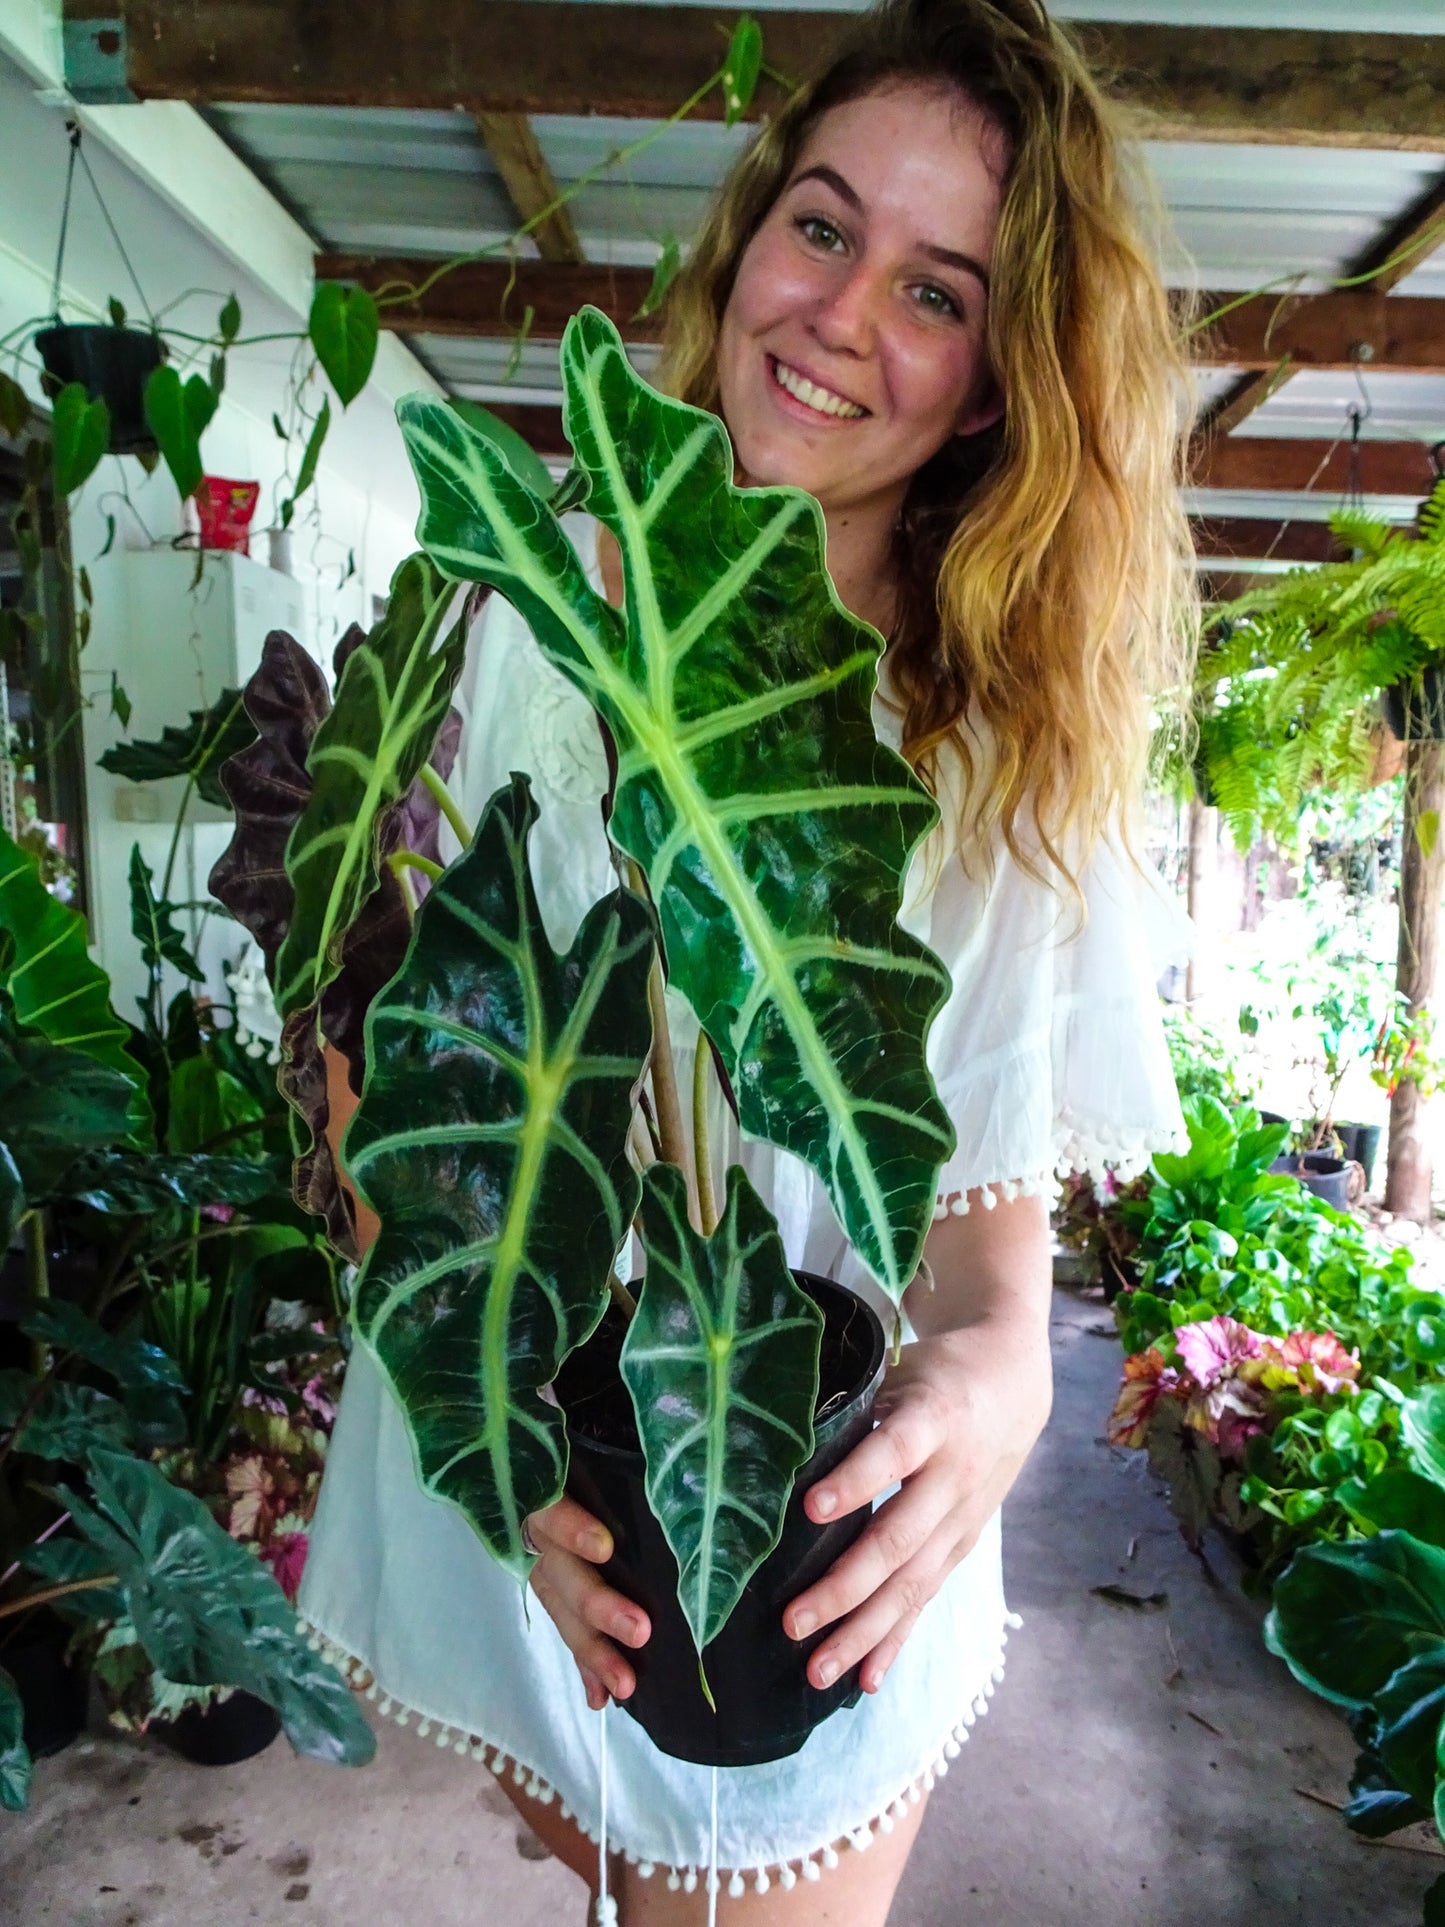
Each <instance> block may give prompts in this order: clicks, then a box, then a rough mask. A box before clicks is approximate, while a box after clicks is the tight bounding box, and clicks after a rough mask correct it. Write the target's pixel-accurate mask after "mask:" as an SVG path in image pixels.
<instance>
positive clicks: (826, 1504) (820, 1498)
mask: <svg viewBox="0 0 1445 1927" xmlns="http://www.w3.org/2000/svg"><path fill="white" fill-rule="evenodd" d="M837 1503H838V1495H837V1493H836V1492H830V1491H829V1490H828V1488H827V1486H820V1487H819V1488H818V1490H817V1491H816V1492H814V1494H813V1510H814V1512H815V1513H816V1514H817V1516H818V1517H819V1518H820V1519H826V1518H827V1517H828V1515H829V1513H830V1512H832V1511H833V1509H834V1507H835V1506H836V1505H837Z"/></svg>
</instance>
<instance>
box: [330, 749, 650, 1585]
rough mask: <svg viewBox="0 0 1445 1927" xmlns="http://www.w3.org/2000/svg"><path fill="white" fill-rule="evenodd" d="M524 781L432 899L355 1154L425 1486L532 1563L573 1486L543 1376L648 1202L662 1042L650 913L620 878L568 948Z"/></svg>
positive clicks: (377, 1295)
mask: <svg viewBox="0 0 1445 1927" xmlns="http://www.w3.org/2000/svg"><path fill="white" fill-rule="evenodd" d="M535 820H536V809H535V807H534V805H533V803H532V799H531V794H530V791H529V788H528V785H527V781H526V778H525V777H516V776H514V777H513V779H512V782H511V784H510V786H509V787H508V788H506V789H503V790H500V791H499V792H498V793H497V795H496V796H495V797H493V799H492V801H491V803H490V804H489V805H488V808H487V812H486V815H485V816H484V818H483V820H482V823H481V825H480V827H479V828H478V830H477V834H476V837H475V840H474V841H473V843H472V846H471V848H470V849H469V850H468V851H466V853H465V854H464V855H463V856H461V857H460V858H459V859H458V860H457V862H456V863H454V864H453V865H452V867H451V868H450V869H449V870H448V871H447V873H446V875H445V876H444V877H443V878H442V879H441V881H440V882H439V883H437V884H436V885H435V886H434V887H433V889H432V890H431V891H429V892H428V894H427V898H426V901H425V902H424V903H423V905H422V907H421V910H420V912H419V913H418V916H417V921H416V932H415V936H414V938H413V941H412V947H411V950H410V952H409V953H408V956H407V960H406V963H405V965H404V967H403V969H402V970H401V971H400V973H399V974H398V975H397V976H396V977H395V978H394V979H393V981H392V982H391V983H390V984H389V985H388V986H387V988H386V989H385V990H384V991H383V992H382V993H381V995H380V996H379V997H378V998H377V1000H376V1001H375V1002H374V1003H373V1005H372V1007H371V1013H370V1016H369V1018H368V1020H367V1033H366V1057H367V1074H366V1086H365V1090H364V1092H363V1095H362V1100H361V1105H360V1108H359V1109H358V1110H357V1112H356V1114H355V1116H354V1117H353V1119H352V1121H351V1124H350V1126H349V1127H348V1130H347V1135H346V1144H345V1159H346V1165H347V1169H348V1170H349V1171H350V1173H351V1176H352V1178H353V1180H354V1182H355V1184H356V1186H357V1189H358V1190H359V1191H360V1192H361V1194H362V1196H363V1197H364V1198H365V1199H366V1200H367V1202H368V1203H369V1204H371V1205H372V1206H373V1207H374V1209H375V1210H376V1211H377V1212H378V1213H379V1215H380V1218H381V1231H380V1234H379V1235H378V1237H377V1239H376V1242H375V1243H374V1244H373V1245H372V1247H371V1250H370V1251H369V1252H368V1254H367V1257H366V1262H365V1265H364V1267H363V1269H362V1272H361V1276H360V1278H359V1279H358V1281H357V1285H356V1292H355V1296H354V1299H353V1318H354V1320H355V1325H356V1330H357V1333H358V1335H359V1336H360V1338H361V1339H362V1340H363V1342H364V1343H365V1344H366V1346H367V1347H368V1349H369V1350H370V1351H371V1352H372V1353H373V1355H374V1356H375V1357H376V1359H377V1361H378V1362H379V1364H380V1365H381V1367H382V1370H383V1371H384V1372H385V1373H386V1375H387V1377H388V1378H389V1379H390V1381H391V1384H392V1387H393V1389H394V1391H395V1393H396V1396H397V1399H398V1401H399V1403H400V1405H401V1407H402V1410H403V1411H404V1412H405V1414H406V1418H407V1423H408V1425H409V1427H410V1429H411V1435H412V1439H413V1441H414V1443H415V1446H416V1452H417V1459H418V1463H419V1465H420V1468H421V1476H422V1483H423V1484H424V1485H425V1486H426V1488H427V1490H428V1491H430V1492H433V1493H435V1494H437V1496H438V1497H441V1498H444V1499H448V1500H450V1501H451V1502H452V1503H453V1504H454V1505H456V1506H457V1507H458V1508H459V1509H460V1510H461V1512H462V1513H463V1514H464V1515H465V1517H466V1518H467V1519H468V1520H470V1522H471V1524H472V1525H473V1526H474V1527H475V1528H476V1530H477V1532H479V1533H480V1535H481V1537H482V1538H483V1540H484V1541H485V1542H486V1544H487V1546H488V1547H489V1549H490V1550H491V1551H492V1553H493V1554H494V1555H495V1556H496V1557H497V1558H498V1559H499V1560H500V1561H501V1562H502V1564H503V1565H505V1566H506V1567H507V1568H508V1569H509V1570H511V1571H512V1572H515V1573H517V1574H518V1575H519V1576H525V1574H526V1573H527V1572H528V1571H529V1570H530V1568H531V1564H532V1557H531V1555H530V1554H529V1553H528V1552H527V1550H526V1548H525V1546H524V1545H523V1543H522V1521H523V1519H524V1518H525V1517H526V1515H527V1514H528V1513H529V1512H533V1511H536V1510H537V1509H538V1508H539V1507H542V1506H546V1505H550V1504H551V1503H552V1501H553V1500H554V1499H556V1498H558V1497H559V1496H560V1494H561V1491H562V1482H563V1479H564V1477H565V1474H566V1469H567V1448H566V1442H565V1438H564V1435H563V1431H562V1415H561V1413H560V1412H559V1411H558V1409H557V1407H556V1406H555V1405H549V1404H545V1403H544V1402H543V1401H542V1399H541V1398H540V1396H539V1393H540V1391H541V1388H542V1387H543V1386H544V1385H547V1384H549V1383H550V1382H551V1380H552V1379H553V1378H554V1377H555V1376H556V1373H557V1368H558V1366H559V1365H560V1364H561V1362H562V1360H563V1358H565V1357H566V1355H567V1353H568V1352H569V1351H571V1350H572V1349H573V1348H574V1347H575V1346H577V1345H579V1344H581V1343H582V1341H583V1340H584V1339H585V1338H586V1337H587V1336H588V1334H589V1333H590V1332H591V1331H592V1329H593V1328H594V1326H595V1325H596V1323H597V1321H598V1319H599V1318H600V1317H601V1315H602V1311H603V1308H604V1306H605V1305H606V1302H607V1276H608V1272H609V1269H610V1267H611V1265H612V1261H613V1259H614V1257H615V1255H616V1253H617V1250H618V1247H619V1246H620V1244H621V1242H622V1239H623V1237H624V1235H625V1234H626V1231H627V1228H628V1226H629V1225H630V1224H631V1222H632V1217H633V1213H634V1211H635V1210H636V1207H637V1198H638V1189H639V1187H638V1181H637V1177H636V1175H635V1173H634V1172H633V1170H632V1168H631V1166H630V1165H629V1163H628V1161H627V1155H626V1145H627V1132H628V1126H629V1123H630V1121H631V1117H632V1104H633V1094H634V1092H635V1090H636V1087H637V1085H638V1084H639V1082H640V1081H641V1078H642V1074H643V1068H644V1064H645V1061H646V1057H647V1052H648V1048H649V1045H650V1043H651V1026H650V1021H649V1018H648V1013H647V975H648V970H649V967H650V963H651V958H652V952H653V925H652V918H651V913H650V912H649V910H648V909H647V906H646V905H645V904H644V903H643V902H642V901H641V900H640V899H639V898H637V897H634V896H632V895H630V894H629V893H628V892H626V891H624V890H617V891H614V892H613V893H612V894H611V895H610V896H607V897H604V898H603V899H602V900H601V901H600V902H599V903H596V904H594V905H593V906H592V908H591V910H590V911H589V912H588V913H587V916H586V917H585V919H584V920H583V923H582V927H581V929H580V930H579V931H578V933H577V937H576V940H575V942H574V943H573V945H572V948H571V949H570V950H569V951H568V952H567V954H566V955H565V956H558V955H557V953H556V952H555V951H554V950H553V949H552V947H551V945H550V944H549V942H548V940H547V934H546V930H545V928H544V927H543V924H542V919H541V915H540V912H539V910H538V906H537V899H536V895H535V893H534V891H533V888H532V880H531V876H530V874H529V872H528V869H527V839H528V835H529V832H530V830H531V826H532V824H533V822H534V821H535Z"/></svg>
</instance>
